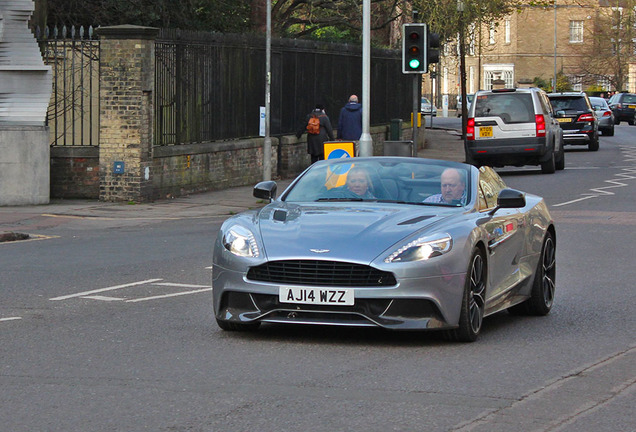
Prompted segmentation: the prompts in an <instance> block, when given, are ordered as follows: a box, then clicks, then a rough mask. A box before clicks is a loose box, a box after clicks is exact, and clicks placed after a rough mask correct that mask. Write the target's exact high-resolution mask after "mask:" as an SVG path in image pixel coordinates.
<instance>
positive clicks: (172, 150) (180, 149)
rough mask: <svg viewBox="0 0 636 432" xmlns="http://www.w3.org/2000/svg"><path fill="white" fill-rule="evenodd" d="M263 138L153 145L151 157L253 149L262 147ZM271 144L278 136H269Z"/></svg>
mask: <svg viewBox="0 0 636 432" xmlns="http://www.w3.org/2000/svg"><path fill="white" fill-rule="evenodd" d="M264 140H265V138H262V137H261V138H249V139H242V140H236V141H222V142H218V141H214V142H205V143H197V144H184V145H172V146H155V147H153V150H152V152H153V157H155V158H164V157H172V156H185V155H193V154H205V153H220V152H226V151H234V150H242V149H253V148H258V147H263V141H264ZM271 140H272V146H277V145H278V138H274V137H272V138H271Z"/></svg>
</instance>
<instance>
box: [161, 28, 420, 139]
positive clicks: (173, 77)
mask: <svg viewBox="0 0 636 432" xmlns="http://www.w3.org/2000/svg"><path fill="white" fill-rule="evenodd" d="M361 51H362V50H361V47H360V46H357V45H344V44H327V43H319V42H315V41H306V40H292V39H274V40H272V56H271V64H272V71H271V72H272V74H271V77H272V81H271V134H272V135H273V136H276V135H283V134H290V133H294V132H295V131H296V130H297V129H298V127H299V124H300V122H301V120H303V119H304V117H305V115H306V114H307V113H308V112H309V111H310V110H311V109H313V107H314V105H315V104H316V103H322V104H323V105H325V107H326V111H327V114H328V115H329V116H330V118H331V121H332V123H333V125H334V127H337V123H338V114H339V111H340V108H341V107H342V106H343V105H344V104H345V102H346V101H347V98H348V97H349V95H350V94H354V93H355V94H358V95H360V93H361V86H362V82H361V81H362V58H361V56H362V53H361ZM371 64H372V70H371V76H370V81H371V95H372V97H371V101H370V105H371V109H370V113H371V116H370V121H371V124H380V123H388V122H389V120H390V119H391V118H395V117H401V118H408V116H409V115H410V114H409V113H410V111H411V110H410V108H411V105H412V97H411V91H412V77H411V76H407V75H403V74H402V73H401V64H400V58H399V52H397V51H394V50H379V49H374V50H372V60H371ZM154 102H155V103H154V105H155V145H159V146H161V145H175V144H177V145H178V144H188V143H199V142H208V141H218V140H225V139H234V138H241V137H253V136H258V135H259V118H260V107H261V106H264V105H265V39H264V37H262V36H259V35H253V34H245V35H236V34H217V33H204V32H192V31H179V30H168V29H164V30H161V31H160V33H159V36H158V39H157V41H156V44H155V101H154Z"/></svg>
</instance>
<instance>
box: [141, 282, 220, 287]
mask: <svg viewBox="0 0 636 432" xmlns="http://www.w3.org/2000/svg"><path fill="white" fill-rule="evenodd" d="M153 285H159V286H171V287H182V288H210V285H190V284H181V283H174V282H158V283H153Z"/></svg>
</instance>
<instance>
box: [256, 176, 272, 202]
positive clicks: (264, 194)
mask: <svg viewBox="0 0 636 432" xmlns="http://www.w3.org/2000/svg"><path fill="white" fill-rule="evenodd" d="M277 188H278V186H277V185H276V182H275V181H271V180H270V181H263V182H260V183H258V184H257V185H256V186H254V191H253V195H254V197H256V198H260V199H266V200H270V201H273V200H275V199H276V189H277Z"/></svg>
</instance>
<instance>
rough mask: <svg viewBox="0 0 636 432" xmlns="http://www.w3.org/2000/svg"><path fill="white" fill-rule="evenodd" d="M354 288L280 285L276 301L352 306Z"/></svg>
mask: <svg viewBox="0 0 636 432" xmlns="http://www.w3.org/2000/svg"><path fill="white" fill-rule="evenodd" d="M353 292H354V290H352V289H350V288H296V287H280V288H279V289H278V301H279V302H281V303H300V304H317V305H336V306H353V303H354V297H353Z"/></svg>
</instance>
